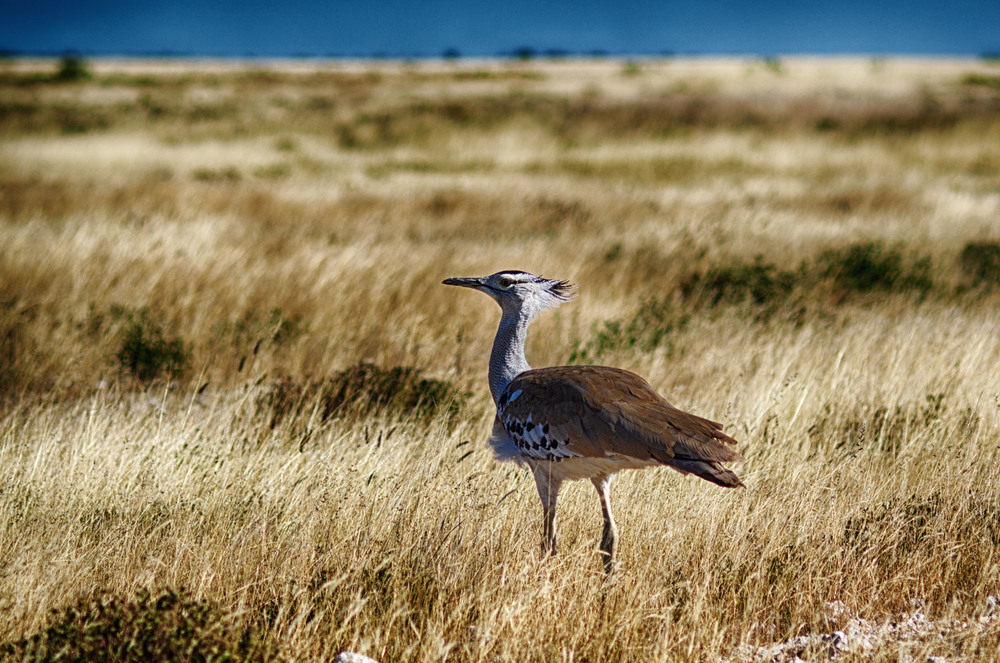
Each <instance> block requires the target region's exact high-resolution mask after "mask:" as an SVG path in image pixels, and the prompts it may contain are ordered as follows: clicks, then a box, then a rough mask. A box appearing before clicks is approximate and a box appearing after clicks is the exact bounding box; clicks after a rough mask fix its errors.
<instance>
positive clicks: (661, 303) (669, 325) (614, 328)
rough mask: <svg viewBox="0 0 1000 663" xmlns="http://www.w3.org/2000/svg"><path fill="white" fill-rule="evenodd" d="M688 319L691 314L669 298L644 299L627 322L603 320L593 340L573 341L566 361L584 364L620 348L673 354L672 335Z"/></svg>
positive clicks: (686, 322) (675, 348) (685, 324)
mask: <svg viewBox="0 0 1000 663" xmlns="http://www.w3.org/2000/svg"><path fill="white" fill-rule="evenodd" d="M690 319H691V315H690V313H687V312H684V311H679V310H678V308H677V306H676V304H675V302H673V301H671V300H670V299H662V300H657V299H649V300H646V301H645V302H643V303H642V305H641V306H640V307H639V308H638V310H636V312H635V314H634V315H633V316H632V318H631V319H630V320H628V321H627V322H621V321H612V320H605V321H604V322H603V323H602V324H601V325H599V326H598V327H597V328H596V331H595V333H594V338H593V340H592V341H590V342H589V343H585V344H584V343H576V344H575V346H574V348H573V351H572V353H571V354H570V357H569V363H571V364H586V363H589V362H591V361H593V360H595V359H597V358H598V357H600V356H601V355H603V354H604V353H605V352H608V351H611V350H620V349H623V348H639V349H641V350H642V351H644V352H649V351H650V350H653V349H655V348H658V347H666V348H667V353H668V354H671V355H672V354H674V353H675V352H676V351H677V347H676V346H675V345H674V342H673V336H674V334H676V333H677V332H679V331H681V330H682V329H684V328H685V327H686V326H687V324H688V322H689V321H690Z"/></svg>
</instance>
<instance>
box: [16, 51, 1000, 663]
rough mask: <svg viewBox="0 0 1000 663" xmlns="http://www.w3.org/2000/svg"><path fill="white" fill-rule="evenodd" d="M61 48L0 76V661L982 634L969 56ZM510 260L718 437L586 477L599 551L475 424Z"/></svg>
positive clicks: (945, 649) (978, 86) (995, 284)
mask: <svg viewBox="0 0 1000 663" xmlns="http://www.w3.org/2000/svg"><path fill="white" fill-rule="evenodd" d="M89 64H90V70H91V73H92V75H91V77H89V78H82V79H79V80H70V81H66V80H59V79H58V78H57V77H53V76H51V75H50V72H51V71H53V70H54V67H55V65H54V64H53V63H47V62H40V63H31V62H13V63H6V64H5V65H3V66H4V67H5V69H4V70H3V71H0V107H2V108H3V112H2V113H0V132H2V140H0V182H2V184H0V185H2V195H0V382H2V387H0V400H2V410H0V467H3V468H4V469H3V472H2V473H0V643H2V644H0V657H7V658H10V659H11V660H25V659H28V660H67V658H66V657H69V658H72V656H73V655H79V656H80V658H91V659H93V658H95V657H96V656H98V654H96V653H95V652H101V651H103V652H108V651H112V650H114V651H117V652H118V657H119V660H142V659H144V658H146V659H148V658H157V657H158V658H162V659H164V660H167V659H170V660H205V657H206V656H208V657H215V658H217V659H223V658H225V657H226V656H229V657H230V659H254V660H261V659H265V660H273V659H281V660H284V659H288V660H329V659H332V658H333V657H334V656H335V655H336V653H337V652H339V651H343V650H353V651H359V652H363V653H366V654H368V655H370V656H373V657H375V658H377V659H379V660H381V661H386V662H388V661H437V660H445V659H447V660H457V661H466V660H468V661H513V660H517V661H520V660H545V661H552V660H565V661H572V660H576V661H579V660H587V661H590V660H593V661H597V660H607V661H611V660H615V661H617V660H643V661H645V660H706V659H708V660H717V659H737V660H742V659H748V658H749V659H753V658H754V656H758V655H757V654H754V652H755V651H757V650H755V649H753V647H766V646H768V645H770V644H773V643H780V642H784V641H787V640H789V639H790V638H793V637H795V636H800V635H808V634H820V633H828V632H830V631H831V630H833V629H836V628H841V627H843V626H844V623H845V622H844V620H845V619H846V617H844V616H841V617H838V618H831V617H830V613H829V610H828V608H827V607H825V606H827V604H830V603H832V602H834V601H840V602H842V603H843V604H844V605H845V606H846V607H847V610H848V613H847V614H849V615H852V616H858V617H862V618H864V619H866V620H870V621H872V622H878V623H889V622H891V621H893V620H895V619H898V618H899V617H898V615H899V614H900V613H904V612H907V611H909V610H911V602H912V601H913V600H920V601H924V602H926V606H927V607H926V612H927V615H928V619H932V620H960V621H961V620H964V621H965V622H966V625H967V628H959V629H955V630H952V631H949V633H948V634H947V637H935V636H934V635H933V634H931V635H926V636H925V637H924V636H922V637H919V638H911V639H909V640H900V639H886V640H882V641H878V642H876V643H875V644H874V645H873V646H871V647H868V648H855V650H854V651H852V652H849V653H846V654H844V656H848V657H851V658H852V659H853V658H861V657H872V658H876V659H879V660H886V659H890V658H891V659H897V658H898V659H906V660H911V659H912V660H925V659H926V658H927V657H928V656H944V657H948V658H963V659H965V660H997V659H998V658H1000V654H998V651H1000V623H998V622H997V621H996V620H990V619H984V620H979V619H978V618H979V617H980V616H982V615H983V612H984V610H985V609H986V606H987V601H988V597H990V596H996V595H998V594H1000V581H998V578H1000V489H998V487H997V467H998V466H1000V377H998V375H1000V374H998V372H997V370H996V367H997V366H998V365H1000V333H998V329H1000V325H998V316H997V310H998V306H1000V195H998V193H997V192H998V191H1000V115H998V110H1000V93H998V89H1000V86H998V85H997V81H998V80H1000V70H997V69H996V67H995V65H993V64H990V63H987V62H972V61H954V62H952V61H930V62H926V61H925V62H920V61H916V62H914V61H907V60H885V61H882V60H879V61H865V60H843V61H838V60H787V61H780V62H778V61H768V62H756V61H751V60H745V61H737V60H730V61H711V60H704V61H701V60H692V61H685V60H663V61H660V60H650V61H641V62H637V63H631V64H628V63H621V62H616V61H613V60H608V61H593V62H577V61H565V62H528V63H498V62H479V63H464V64H463V63H457V64H452V63H446V64H433V63H416V64H412V63H410V64H392V63H367V64H365V63H360V64H350V63H341V64H330V65H326V64H304V63H298V64H294V63H293V64H288V63H285V64H273V65H267V66H254V67H251V66H225V65H219V64H212V63H206V64H204V65H202V66H196V65H190V64H188V65H179V64H175V63H169V62H167V63H134V62H115V61H106V62H94V63H89ZM504 268H516V269H526V270H530V271H535V272H538V273H541V274H544V275H547V276H551V277H558V278H567V279H570V280H573V281H574V282H576V283H578V284H579V286H580V296H579V298H578V299H577V300H576V301H574V302H572V303H569V304H566V305H565V306H563V307H562V308H561V309H559V310H558V311H555V312H553V313H550V314H547V315H546V316H545V317H543V318H541V319H540V320H539V321H538V322H536V323H535V325H534V327H533V328H532V333H531V335H530V337H529V349H528V353H529V360H530V361H531V362H532V363H533V364H534V365H536V366H543V365H551V364H558V363H566V362H568V361H576V362H599V363H607V364H612V365H618V366H622V367H625V368H629V369H631V370H635V371H637V372H639V373H641V374H643V375H644V376H646V377H647V378H648V379H649V380H650V381H651V383H652V384H653V385H654V386H655V387H656V388H657V389H658V390H659V391H660V392H661V393H663V394H665V395H666V396H667V397H668V399H670V400H671V401H672V402H674V403H675V404H677V405H678V406H681V407H684V408H686V409H689V410H692V411H694V412H696V413H698V414H701V415H704V416H707V417H710V418H713V419H716V420H721V421H724V422H725V423H726V424H727V431H728V432H730V434H732V435H733V436H734V437H736V438H737V439H738V440H740V442H741V445H740V448H739V450H740V452H741V453H742V454H743V455H744V456H745V457H746V459H747V460H746V462H745V463H743V464H742V465H741V466H740V467H738V468H737V469H738V471H739V473H740V475H741V476H742V477H743V480H744V481H745V482H746V484H747V489H746V490H743V491H739V492H732V491H725V492H724V491H719V490H718V489H716V488H714V487H713V486H710V485H708V484H706V483H704V482H698V481H696V480H694V479H691V478H684V477H681V476H680V475H678V474H675V473H671V472H670V471H668V470H653V471H647V472H644V473H625V474H623V475H621V476H620V477H619V479H618V480H617V482H616V485H615V489H614V492H613V495H612V499H613V501H614V503H615V508H616V513H617V514H618V516H619V520H620V528H621V532H622V537H621V538H622V542H621V547H620V554H621V561H622V568H621V570H620V572H619V573H617V574H616V575H615V576H614V577H613V578H612V579H611V580H610V581H608V580H606V579H605V578H604V576H603V573H602V571H601V568H600V565H599V563H598V558H597V555H596V553H595V548H596V546H597V540H598V537H599V527H598V523H599V511H598V504H597V500H596V499H594V496H593V494H592V490H591V489H590V487H589V486H584V485H579V486H576V485H574V486H571V487H570V489H568V490H567V491H566V497H565V498H564V503H563V504H562V505H561V506H560V517H561V525H560V526H561V535H562V542H563V544H562V551H561V552H560V554H559V555H558V556H557V557H555V558H550V559H542V558H541V556H540V554H539V544H540V514H539V507H538V504H537V497H536V496H535V493H534V486H533V484H532V481H531V480H530V477H529V476H528V475H527V473H526V472H525V471H524V470H522V469H519V468H516V467H512V466H506V465H499V464H497V463H495V462H494V461H493V460H492V459H491V458H490V454H489V452H488V450H487V448H486V446H485V445H484V440H485V437H486V435H487V433H488V430H489V427H490V425H491V419H492V416H493V414H492V410H491V407H492V404H491V402H490V399H489V396H488V391H487V389H486V382H485V373H486V359H485V358H486V356H487V355H488V351H489V346H490V343H491V341H492V334H493V331H494V328H495V324H496V320H497V317H498V311H497V310H495V307H494V306H493V305H492V304H491V303H489V302H487V301H486V299H485V298H477V297H475V296H473V295H469V294H468V293H456V292H455V291H453V290H451V289H447V288H444V287H439V283H440V281H441V279H442V278H445V277H448V276H461V275H480V274H486V273H490V272H493V271H496V270H499V269H504ZM144 597H151V598H148V600H147V599H146V598H144ZM97 606H103V608H100V609H99V608H98V607H97ZM178 606H182V607H183V609H181V608H180V607H178ZM116 611H117V612H116ZM116 647H117V648H118V649H115V648H116ZM60 652H62V654H60ZM800 654H801V655H802V656H806V657H808V656H810V655H812V656H817V657H825V656H826V652H825V651H812V650H810V651H804V652H800ZM60 655H62V656H64V658H63V659H59V656H60ZM199 656H201V657H202V658H199ZM758 657H759V656H758Z"/></svg>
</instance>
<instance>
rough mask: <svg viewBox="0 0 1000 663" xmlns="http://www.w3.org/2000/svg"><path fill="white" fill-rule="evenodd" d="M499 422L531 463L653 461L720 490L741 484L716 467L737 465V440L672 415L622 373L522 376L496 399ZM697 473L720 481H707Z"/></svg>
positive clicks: (596, 369) (594, 370)
mask: <svg viewBox="0 0 1000 663" xmlns="http://www.w3.org/2000/svg"><path fill="white" fill-rule="evenodd" d="M497 416H498V418H499V420H500V422H501V423H502V424H503V426H504V428H505V429H506V430H507V432H508V434H510V436H511V438H513V439H514V441H515V442H516V443H517V444H518V446H519V447H520V448H521V451H522V453H524V454H526V455H528V456H531V457H535V458H540V459H546V458H547V456H548V455H549V454H552V453H553V452H555V453H557V454H558V455H559V456H561V457H569V456H583V457H596V458H603V457H609V456H613V455H623V456H629V457H632V458H637V459H639V460H654V461H658V462H660V463H664V464H666V465H671V466H673V467H675V468H676V469H679V470H681V471H684V472H693V473H695V474H698V475H699V476H703V478H706V479H709V480H710V481H714V482H716V483H720V484H721V485H741V484H739V479H737V478H736V476H735V475H733V474H732V473H731V472H729V471H728V470H725V468H722V467H721V466H719V465H718V463H723V462H733V461H739V460H742V458H741V457H740V455H739V454H737V453H736V452H735V451H734V450H733V449H732V448H731V445H735V444H736V440H734V439H733V438H731V437H729V436H728V435H726V434H725V433H723V432H722V425H721V424H718V423H716V422H714V421H710V420H708V419H704V418H702V417H698V416H695V415H693V414H690V413H687V412H684V411H683V410H679V409H677V408H676V407H674V406H673V405H671V404H670V403H668V402H667V401H666V400H665V399H664V398H663V397H662V396H660V395H659V394H657V393H656V392H655V391H653V388H652V387H650V386H649V383H647V382H646V381H645V380H643V379H642V378H641V377H639V376H638V375H636V374H635V373H631V372H629V371H625V370H622V369H618V368H609V367H605V366H560V367H554V368H541V369H535V370H530V371H525V372H524V373H521V374H520V375H518V376H517V377H516V378H514V380H512V381H511V383H510V384H509V385H508V386H507V388H506V389H505V390H504V392H503V394H501V397H500V400H499V402H498V408H497ZM549 460H551V458H549ZM703 466H705V467H703ZM702 469H706V471H707V470H714V471H717V472H722V473H724V474H725V476H721V477H720V476H714V477H713V476H705V475H704V473H703V472H702V471H700V470H702ZM708 473H709V474H712V472H708ZM729 475H731V476H729ZM733 482H735V483H733Z"/></svg>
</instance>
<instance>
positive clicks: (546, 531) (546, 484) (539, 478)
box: [532, 464, 562, 555]
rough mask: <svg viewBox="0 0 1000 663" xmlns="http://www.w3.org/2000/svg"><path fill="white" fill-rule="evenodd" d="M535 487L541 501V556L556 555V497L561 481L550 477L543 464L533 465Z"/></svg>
mask: <svg viewBox="0 0 1000 663" xmlns="http://www.w3.org/2000/svg"><path fill="white" fill-rule="evenodd" d="M532 469H533V470H534V474H535V487H536V488H538V497H539V498H540V499H541V500H542V512H543V516H542V554H543V555H555V554H556V497H557V496H558V495H559V488H560V486H562V481H561V480H559V479H555V478H553V477H552V475H551V473H550V472H549V469H548V467H546V466H545V464H539V465H535V466H534V467H533V468H532Z"/></svg>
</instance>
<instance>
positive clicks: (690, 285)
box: [680, 256, 796, 306]
mask: <svg viewBox="0 0 1000 663" xmlns="http://www.w3.org/2000/svg"><path fill="white" fill-rule="evenodd" d="M795 282H796V275H795V273H793V272H789V271H784V270H780V269H778V268H777V267H776V266H775V265H774V264H772V263H766V262H764V259H763V258H762V257H761V256H757V257H756V259H754V262H752V263H750V264H738V265H727V266H724V267H712V268H710V269H709V270H708V271H707V272H705V273H704V274H702V273H701V272H695V273H694V274H692V275H691V276H689V277H688V278H687V279H686V280H685V281H683V282H682V283H681V286H680V287H681V292H682V293H683V294H684V297H685V298H686V299H690V298H705V299H707V300H708V302H709V303H710V304H712V305H713V306H715V305H718V304H720V303H728V304H738V303H742V302H745V301H749V302H751V303H753V304H757V305H768V304H775V303H779V302H783V301H785V300H787V299H788V297H789V295H791V293H792V290H793V289H794V287H795Z"/></svg>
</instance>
